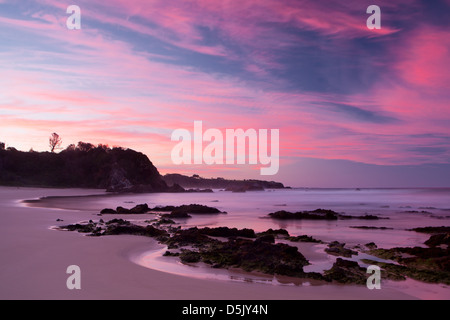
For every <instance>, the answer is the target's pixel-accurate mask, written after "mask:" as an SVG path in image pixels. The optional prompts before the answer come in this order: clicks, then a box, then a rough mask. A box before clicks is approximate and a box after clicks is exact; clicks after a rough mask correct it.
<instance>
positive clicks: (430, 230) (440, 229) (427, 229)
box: [410, 227, 450, 234]
mask: <svg viewBox="0 0 450 320" xmlns="http://www.w3.org/2000/svg"><path fill="white" fill-rule="evenodd" d="M410 231H415V232H420V233H430V234H433V233H450V227H424V228H414V229H410Z"/></svg>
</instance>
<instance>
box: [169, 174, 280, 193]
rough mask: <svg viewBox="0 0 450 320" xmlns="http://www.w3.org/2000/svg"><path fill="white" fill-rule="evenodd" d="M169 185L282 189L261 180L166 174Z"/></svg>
mask: <svg viewBox="0 0 450 320" xmlns="http://www.w3.org/2000/svg"><path fill="white" fill-rule="evenodd" d="M163 179H164V181H165V182H166V183H167V184H168V185H169V186H171V185H174V184H178V185H180V186H182V187H184V188H193V189H223V190H227V191H232V192H246V191H263V190H265V189H284V188H285V187H284V185H283V184H282V183H279V182H273V181H261V180H226V179H223V178H217V179H207V178H202V177H200V176H198V175H194V176H192V177H188V176H183V175H181V174H167V175H165V176H164V177H163Z"/></svg>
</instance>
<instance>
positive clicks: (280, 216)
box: [269, 209, 389, 220]
mask: <svg viewBox="0 0 450 320" xmlns="http://www.w3.org/2000/svg"><path fill="white" fill-rule="evenodd" d="M269 217H271V218H272V219H276V220H349V219H359V220H379V219H389V218H380V217H378V216H374V215H368V214H366V215H364V216H349V215H343V214H339V213H337V212H335V211H333V210H325V209H317V210H314V211H300V212H288V211H285V210H282V211H277V212H273V213H269Z"/></svg>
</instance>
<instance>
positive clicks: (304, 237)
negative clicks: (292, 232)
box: [287, 235, 323, 243]
mask: <svg viewBox="0 0 450 320" xmlns="http://www.w3.org/2000/svg"><path fill="white" fill-rule="evenodd" d="M287 239H288V240H289V241H292V242H310V243H323V242H322V241H321V240H317V239H314V238H313V237H310V236H307V235H302V236H297V237H289V238H287Z"/></svg>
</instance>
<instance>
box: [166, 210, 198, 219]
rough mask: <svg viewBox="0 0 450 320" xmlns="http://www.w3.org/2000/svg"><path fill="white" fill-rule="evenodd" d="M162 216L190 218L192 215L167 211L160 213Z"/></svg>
mask: <svg viewBox="0 0 450 320" xmlns="http://www.w3.org/2000/svg"><path fill="white" fill-rule="evenodd" d="M162 217H163V218H168V219H187V218H192V216H190V215H189V214H187V213H186V212H172V213H169V214H164V215H162Z"/></svg>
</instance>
